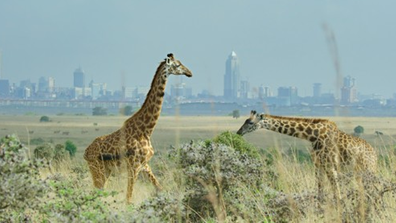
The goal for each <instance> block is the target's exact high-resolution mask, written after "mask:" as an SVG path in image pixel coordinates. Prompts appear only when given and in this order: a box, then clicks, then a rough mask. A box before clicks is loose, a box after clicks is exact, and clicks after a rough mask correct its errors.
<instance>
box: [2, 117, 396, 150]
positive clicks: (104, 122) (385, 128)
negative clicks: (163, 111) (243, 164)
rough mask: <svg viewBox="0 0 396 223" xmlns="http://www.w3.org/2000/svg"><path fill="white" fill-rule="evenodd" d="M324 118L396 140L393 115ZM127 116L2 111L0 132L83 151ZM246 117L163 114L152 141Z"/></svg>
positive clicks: (273, 139) (283, 140)
mask: <svg viewBox="0 0 396 223" xmlns="http://www.w3.org/2000/svg"><path fill="white" fill-rule="evenodd" d="M246 118H247V117H246ZM323 118H328V119H331V120H332V121H335V122H336V123H337V125H338V127H339V128H340V129H341V130H343V131H345V132H347V133H353V129H354V128H355V127H356V126H358V125H361V126H363V127H364V130H365V134H363V135H362V138H364V139H366V140H367V141H368V142H369V143H370V144H372V145H373V146H375V147H377V149H380V148H382V147H384V146H392V145H395V144H396V142H395V140H396V118H394V117H392V118H382V117H381V118H367V117H323ZM126 119H127V117H125V116H53V117H50V120H51V122H39V120H40V116H34V115H27V116H13V115H1V116H0V123H1V124H0V135H1V136H4V135H6V134H17V135H18V137H19V138H20V139H21V141H23V142H24V143H28V142H29V141H31V140H32V139H37V138H42V139H43V140H44V141H47V142H53V143H64V141H65V140H71V141H73V142H74V143H75V144H76V145H77V147H78V153H79V155H81V154H82V153H83V151H84V150H85V148H86V147H87V146H88V145H89V144H90V143H91V142H92V140H93V139H95V138H96V137H98V136H101V135H105V134H109V133H111V132H113V131H115V130H117V129H118V128H120V127H121V126H122V124H123V122H124V121H125V120H126ZM244 120H245V117H241V118H239V119H235V118H232V117H229V116H225V117H221V116H187V117H174V116H161V117H160V119H159V121H158V123H157V126H156V129H155V131H154V133H153V135H152V142H153V145H154V148H155V149H156V150H158V151H161V150H163V149H165V148H167V147H169V146H170V145H177V144H179V143H183V142H189V141H190V140H197V139H203V140H204V139H210V138H213V137H215V136H216V135H218V134H219V133H221V132H224V131H231V132H236V131H237V130H238V129H239V127H240V126H241V125H242V124H243V122H244ZM375 131H381V132H383V133H384V135H382V136H381V137H378V136H377V135H376V134H375ZM245 138H246V139H247V140H248V141H249V142H250V143H252V144H253V145H256V146H258V147H261V148H267V147H275V146H276V147H281V148H283V147H289V146H296V147H302V146H308V147H309V146H310V144H309V143H308V142H305V141H302V140H300V139H296V138H292V137H288V136H284V135H281V134H278V133H274V132H270V131H266V130H260V131H256V132H253V133H251V134H249V135H246V136H245ZM32 146H33V147H34V145H32Z"/></svg>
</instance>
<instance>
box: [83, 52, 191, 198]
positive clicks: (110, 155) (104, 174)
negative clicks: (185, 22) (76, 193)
mask: <svg viewBox="0 0 396 223" xmlns="http://www.w3.org/2000/svg"><path fill="white" fill-rule="evenodd" d="M171 74H174V75H185V76H187V77H191V76H192V73H191V71H190V70H189V69H188V68H187V67H185V66H184V65H183V64H182V63H181V62H180V61H179V60H176V59H175V58H174V56H173V54H168V55H167V57H166V58H165V60H164V61H162V62H161V63H160V64H159V66H158V68H157V71H156V73H155V75H154V78H153V81H152V83H151V88H150V90H149V92H148V94H147V96H146V100H145V101H144V103H143V105H142V107H141V108H140V110H139V111H137V112H136V113H135V114H134V115H133V116H132V117H130V118H129V119H128V120H126V121H125V122H124V125H123V126H122V127H121V128H120V129H118V130H117V131H115V132H113V133H111V134H109V135H104V136H100V137H97V138H96V139H95V140H94V141H93V142H92V143H91V144H90V145H89V146H88V147H87V148H86V150H85V154H84V159H85V160H86V161H87V162H88V165H89V169H90V172H91V175H92V180H93V184H94V186H95V187H97V188H103V187H104V184H105V182H106V180H107V179H108V177H109V175H110V173H111V169H112V167H119V166H120V165H121V161H122V160H126V163H127V171H128V186H127V194H126V201H127V203H130V202H131V199H132V192H133V185H134V183H135V181H136V178H137V176H138V174H139V171H140V170H143V171H145V172H146V173H147V174H148V177H149V179H150V181H151V182H152V183H153V184H154V185H155V186H156V188H157V189H161V186H160V184H159V183H158V181H157V179H156V178H155V176H154V174H153V172H152V171H151V168H150V166H149V165H148V161H149V160H150V158H151V157H152V156H153V155H154V149H153V147H152V145H151V141H150V137H151V134H152V133H153V131H154V127H155V125H156V123H157V120H158V118H159V116H160V113H161V108H162V102H163V100H164V94H165V86H166V82H167V80H168V76H169V75H171Z"/></svg>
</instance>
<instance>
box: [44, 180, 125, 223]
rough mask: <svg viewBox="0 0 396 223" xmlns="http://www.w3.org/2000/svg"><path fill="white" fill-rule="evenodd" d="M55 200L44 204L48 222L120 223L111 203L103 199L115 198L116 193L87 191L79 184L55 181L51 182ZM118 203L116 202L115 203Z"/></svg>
mask: <svg viewBox="0 0 396 223" xmlns="http://www.w3.org/2000/svg"><path fill="white" fill-rule="evenodd" d="M49 185H50V189H51V192H52V193H53V194H54V196H53V198H52V199H50V200H48V201H47V202H45V203H44V204H43V208H42V209H43V210H42V212H43V213H44V217H45V220H47V222H119V221H118V220H117V218H118V217H117V216H116V214H113V213H112V211H110V203H107V202H103V201H102V198H109V197H114V196H115V195H116V193H115V192H113V191H112V192H106V191H103V190H91V189H89V191H86V190H85V187H83V186H81V185H79V186H76V185H78V183H77V182H74V181H71V180H66V179H62V177H60V179H55V180H51V181H50V182H49ZM114 202H116V201H114Z"/></svg>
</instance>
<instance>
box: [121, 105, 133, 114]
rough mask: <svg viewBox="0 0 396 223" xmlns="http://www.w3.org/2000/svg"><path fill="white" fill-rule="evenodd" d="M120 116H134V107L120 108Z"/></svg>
mask: <svg viewBox="0 0 396 223" xmlns="http://www.w3.org/2000/svg"><path fill="white" fill-rule="evenodd" d="M120 114H122V115H126V116H129V115H132V114H133V108H132V106H130V105H127V106H125V107H123V108H120Z"/></svg>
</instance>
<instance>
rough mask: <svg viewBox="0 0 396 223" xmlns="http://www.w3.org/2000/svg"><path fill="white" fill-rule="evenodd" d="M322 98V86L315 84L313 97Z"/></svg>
mask: <svg viewBox="0 0 396 223" xmlns="http://www.w3.org/2000/svg"><path fill="white" fill-rule="evenodd" d="M320 96H322V84H321V83H314V84H313V97H314V98H320Z"/></svg>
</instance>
